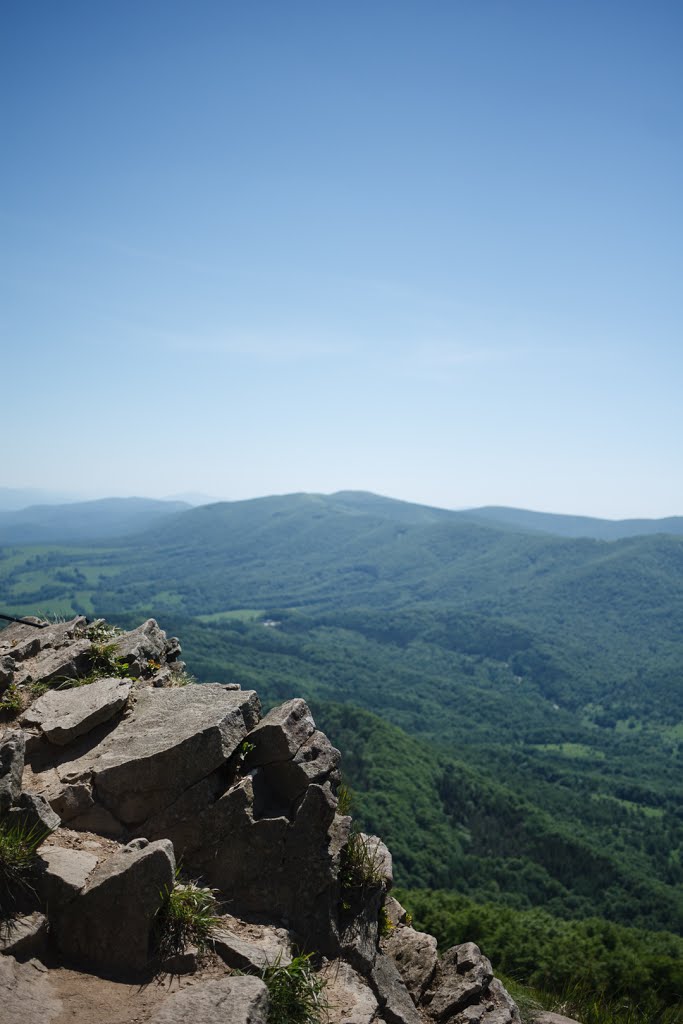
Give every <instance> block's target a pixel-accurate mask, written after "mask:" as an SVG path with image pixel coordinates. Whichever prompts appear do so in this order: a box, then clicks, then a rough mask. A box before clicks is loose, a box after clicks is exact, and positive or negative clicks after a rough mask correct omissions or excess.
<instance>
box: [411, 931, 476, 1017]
mask: <svg viewBox="0 0 683 1024" xmlns="http://www.w3.org/2000/svg"><path fill="white" fill-rule="evenodd" d="M492 980H493V971H492V970H491V964H490V962H489V960H487V959H486V957H485V956H483V955H482V953H481V950H480V949H479V947H478V946H477V945H475V943H474V942H464V943H463V944H462V945H460V946H453V947H452V948H451V949H449V950H448V951H447V952H446V953H445V954H444V956H443V958H442V960H441V962H440V963H439V965H438V968H437V971H436V978H435V990H434V991H433V992H429V993H426V994H425V998H424V1002H425V1003H427V1012H428V1013H429V1015H430V1017H433V1018H434V1020H437V1021H446V1020H448V1021H450V1020H451V1018H453V1017H454V1016H455V1014H456V1013H459V1012H460V1011H462V1010H464V1009H465V1008H466V1007H468V1006H470V1005H471V1004H472V1003H475V1002H478V1001H480V997H481V996H482V994H483V993H484V992H486V991H487V990H488V987H489V985H490V983H491V981H492Z"/></svg>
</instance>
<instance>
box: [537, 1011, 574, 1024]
mask: <svg viewBox="0 0 683 1024" xmlns="http://www.w3.org/2000/svg"><path fill="white" fill-rule="evenodd" d="M534 1024H580V1022H579V1021H576V1020H574V1019H573V1018H572V1017H563V1016H562V1014H561V1013H550V1012H549V1011H548V1010H544V1011H543V1012H542V1013H540V1014H539V1015H538V1016H537V1017H534Z"/></svg>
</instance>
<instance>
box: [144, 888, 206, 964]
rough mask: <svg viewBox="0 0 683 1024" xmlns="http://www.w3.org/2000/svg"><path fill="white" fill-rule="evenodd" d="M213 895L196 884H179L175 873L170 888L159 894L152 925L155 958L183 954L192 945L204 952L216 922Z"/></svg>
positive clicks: (162, 958)
mask: <svg viewBox="0 0 683 1024" xmlns="http://www.w3.org/2000/svg"><path fill="white" fill-rule="evenodd" d="M215 909H216V895H215V893H214V891H213V889H208V888H205V887H203V886H200V885H198V884H197V882H181V881H179V878H178V871H176V877H175V880H174V882H173V886H172V887H171V888H170V889H166V890H164V892H162V893H161V903H160V906H159V909H158V910H157V912H156V918H155V922H154V946H155V951H156V956H157V959H158V960H160V961H163V960H166V959H167V958H168V957H171V956H176V955H177V954H179V953H184V952H185V950H186V949H187V947H188V946H190V945H194V946H197V947H198V949H199V950H200V951H201V950H204V949H206V947H207V946H208V944H209V940H210V935H211V929H212V928H214V927H215V926H216V925H217V924H218V923H219V921H218V918H217V917H216V916H215Z"/></svg>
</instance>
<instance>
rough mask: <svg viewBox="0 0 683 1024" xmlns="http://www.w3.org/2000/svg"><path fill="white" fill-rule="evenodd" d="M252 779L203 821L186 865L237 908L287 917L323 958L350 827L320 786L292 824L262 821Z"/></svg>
mask: <svg viewBox="0 0 683 1024" xmlns="http://www.w3.org/2000/svg"><path fill="white" fill-rule="evenodd" d="M258 771H259V770H257V771H256V772H254V773H252V774H253V775H254V776H257V775H258ZM254 781H255V780H254V778H252V776H251V775H250V776H246V777H245V778H243V779H241V780H240V782H239V783H238V784H237V785H236V786H234V787H233V788H232V789H230V790H229V791H228V792H227V793H225V794H224V795H223V796H222V797H221V798H220V799H219V800H217V801H216V802H215V803H214V804H212V805H211V806H210V807H209V808H207V809H206V810H205V811H204V812H203V813H201V814H200V815H199V817H198V821H197V833H198V835H201V836H202V837H203V842H202V844H201V846H199V847H198V848H197V849H196V850H195V851H194V852H193V853H191V854H188V855H187V857H188V862H189V864H190V866H191V867H192V870H193V871H197V872H198V873H200V874H202V875H203V876H204V877H205V878H206V879H207V881H208V882H209V884H210V885H212V886H216V887H217V888H219V889H221V890H222V891H223V892H226V893H230V895H231V897H233V898H234V900H235V905H236V906H237V907H240V908H241V909H242V910H248V911H253V912H256V913H267V914H271V915H272V916H273V917H274V918H283V919H287V920H288V921H289V922H290V924H291V927H292V928H294V929H295V930H296V931H297V932H299V933H300V934H301V935H302V936H305V937H306V939H307V942H308V943H309V944H310V945H311V946H314V947H315V948H317V949H319V950H320V951H321V952H323V953H325V952H327V950H328V949H329V948H330V945H331V943H332V929H333V927H334V924H333V921H334V919H335V918H336V905H337V901H338V897H339V892H338V881H337V878H338V874H339V856H340V850H341V846H342V845H343V842H345V836H346V834H347V833H348V825H346V826H345V820H344V819H337V822H335V814H334V808H335V801H334V798H333V797H332V796H331V794H330V793H329V791H327V790H326V789H324V788H323V787H320V786H315V785H312V786H309V787H308V789H307V790H306V794H305V796H304V798H303V800H302V801H301V804H300V805H299V807H298V808H297V810H296V814H295V817H294V819H293V820H291V821H290V820H289V819H288V818H287V817H286V816H284V815H275V816H274V817H265V816H264V817H256V815H255V812H254V807H255V798H254V789H255V785H254ZM339 823H341V824H339ZM344 827H345V828H346V832H344ZM245 851H248V854H247V855H246V856H245Z"/></svg>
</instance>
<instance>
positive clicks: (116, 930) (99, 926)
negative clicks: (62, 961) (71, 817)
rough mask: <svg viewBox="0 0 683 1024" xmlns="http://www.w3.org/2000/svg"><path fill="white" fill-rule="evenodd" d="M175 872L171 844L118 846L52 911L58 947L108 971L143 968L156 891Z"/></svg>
mask: <svg viewBox="0 0 683 1024" xmlns="http://www.w3.org/2000/svg"><path fill="white" fill-rule="evenodd" d="M174 871H175V857H174V856H173V847H172V845H171V843H169V842H168V841H167V840H163V839H162V840H159V841H158V842H156V843H149V844H148V845H147V846H145V847H144V848H143V849H139V848H136V847H135V846H132V847H128V846H124V847H122V848H121V849H120V850H119V851H118V852H117V853H115V854H113V855H112V856H111V857H109V858H108V859H107V860H105V861H103V862H102V863H100V864H98V865H97V867H96V869H95V870H94V871H93V872H92V874H91V875H90V877H89V878H88V881H87V884H86V886H85V888H84V889H83V890H82V891H81V892H80V893H78V895H77V896H76V897H75V898H74V899H73V900H71V901H70V902H69V903H67V904H66V905H62V906H60V907H57V908H56V910H55V912H54V914H53V913H50V925H51V927H52V929H53V932H54V937H55V942H56V945H57V948H58V949H59V951H60V952H61V953H62V955H63V956H65V957H66V958H68V959H71V960H75V961H77V962H79V963H80V962H82V963H86V964H89V965H90V966H92V967H94V968H100V969H103V970H106V971H113V972H124V973H126V972H129V973H138V972H140V971H143V970H145V968H146V967H147V966H148V964H149V962H150V956H151V950H150V939H151V933H152V927H153V924H154V916H155V914H156V911H157V910H158V908H159V904H160V894H161V893H163V892H164V891H166V890H170V889H171V887H172V885H173V877H174ZM113 908H115V912H112V910H113ZM48 910H49V908H48Z"/></svg>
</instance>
